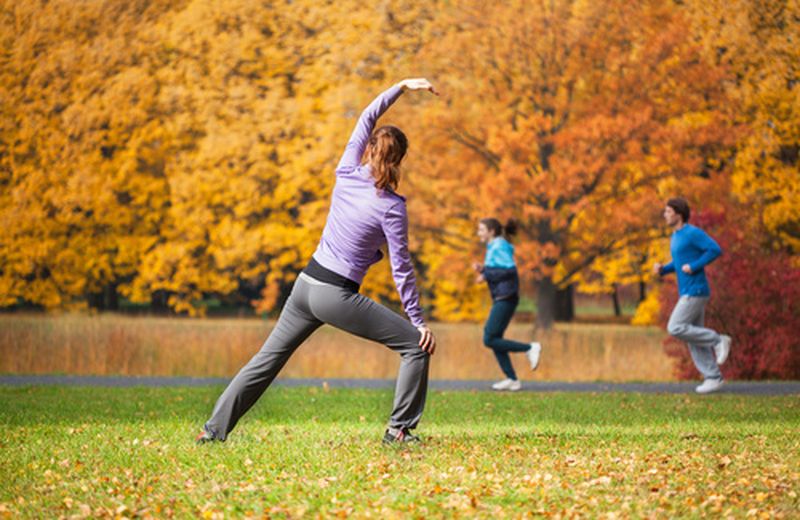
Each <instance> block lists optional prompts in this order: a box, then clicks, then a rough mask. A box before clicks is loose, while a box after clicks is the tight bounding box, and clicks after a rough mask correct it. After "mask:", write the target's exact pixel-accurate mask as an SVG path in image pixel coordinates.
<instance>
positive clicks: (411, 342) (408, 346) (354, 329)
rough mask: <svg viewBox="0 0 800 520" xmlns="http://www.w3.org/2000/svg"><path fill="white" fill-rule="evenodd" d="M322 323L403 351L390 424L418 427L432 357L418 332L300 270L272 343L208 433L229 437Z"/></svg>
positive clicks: (222, 401) (241, 377)
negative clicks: (423, 348)
mask: <svg viewBox="0 0 800 520" xmlns="http://www.w3.org/2000/svg"><path fill="white" fill-rule="evenodd" d="M323 323H328V324H330V325H333V326H334V327H336V328H339V329H342V330H345V331H347V332H350V333H351V334H355V335H356V336H360V337H362V338H366V339H370V340H372V341H376V342H379V343H383V344H384V345H386V346H388V347H389V348H391V349H392V350H394V351H395V352H398V353H399V354H400V357H401V360H400V371H399V373H398V374H397V384H396V388H395V396H394V409H393V410H392V414H391V418H390V420H389V426H390V427H393V428H409V429H410V428H414V427H415V426H416V425H417V423H418V422H419V419H420V417H421V416H422V410H423V408H424V407H425V396H426V393H427V390H428V365H429V359H430V355H429V354H428V353H427V352H425V351H423V350H422V349H421V348H420V346H419V340H420V332H419V330H417V328H416V327H414V326H413V325H412V324H411V323H410V322H408V321H407V320H405V319H404V318H402V317H401V316H399V315H398V314H396V313H394V312H392V311H390V310H389V309H387V308H386V307H384V306H383V305H380V304H378V303H375V302H374V301H372V300H371V299H369V298H367V297H366V296H362V295H360V294H358V293H353V292H350V291H348V290H347V289H344V288H341V287H336V286H333V285H329V284H326V283H323V282H320V281H318V280H316V279H314V278H311V277H309V276H308V275H306V274H303V273H301V274H300V276H299V277H298V279H297V281H296V282H295V284H294V287H293V288H292V292H291V294H290V295H289V299H288V300H287V301H286V305H285V306H284V307H283V311H281V315H280V317H279V318H278V323H276V324H275V328H274V329H273V330H272V333H271V334H270V335H269V337H268V338H267V341H266V342H265V343H264V345H263V346H262V347H261V350H259V351H258V353H256V355H255V356H253V358H252V359H251V360H250V361H249V362H248V363H247V364H246V365H245V366H244V367H243V368H242V369H241V370H240V371H239V373H238V374H236V377H234V378H233V380H232V381H231V382H230V384H228V387H227V388H226V389H225V391H224V392H223V393H222V395H221V396H220V397H219V399H218V400H217V403H216V405H214V411H213V413H212V415H211V419H209V420H208V422H206V424H205V429H206V431H208V432H209V433H210V434H211V435H213V436H214V437H215V438H216V439H220V440H225V438H226V437H227V436H228V433H230V431H231V430H233V428H234V426H236V423H237V422H238V421H239V419H240V418H241V417H242V416H243V415H244V414H245V413H246V412H247V410H249V409H250V407H251V406H253V405H254V404H255V402H256V401H257V400H258V398H259V397H261V394H263V393H264V391H265V390H266V389H267V387H269V385H270V383H272V381H273V379H275V376H277V375H278V372H280V370H281V368H283V366H284V365H285V364H286V362H287V361H288V360H289V357H290V356H291V355H292V354H293V353H294V351H295V349H297V347H299V346H300V344H301V343H303V341H304V340H305V339H306V338H307V337H308V336H310V335H311V333H312V332H314V331H315V330H316V329H317V328H319V327H320V326H321V325H322V324H323Z"/></svg>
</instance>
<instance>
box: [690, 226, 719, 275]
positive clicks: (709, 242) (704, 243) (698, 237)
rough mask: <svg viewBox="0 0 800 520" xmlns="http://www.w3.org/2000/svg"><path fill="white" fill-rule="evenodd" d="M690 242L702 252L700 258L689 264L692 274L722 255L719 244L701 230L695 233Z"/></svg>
mask: <svg viewBox="0 0 800 520" xmlns="http://www.w3.org/2000/svg"><path fill="white" fill-rule="evenodd" d="M692 241H693V242H694V244H695V245H696V246H697V247H698V248H699V249H700V250H701V251H702V252H703V253H702V254H701V255H700V258H698V259H697V260H695V261H694V262H691V263H690V264H689V267H691V268H692V272H693V273H696V272H697V271H699V270H700V269H702V268H704V267H705V266H707V265H708V264H710V263H711V262H713V261H714V260H716V259H717V258H718V257H719V256H720V255H721V254H722V248H721V247H719V244H717V242H716V241H715V240H714V239H713V238H711V237H710V236H708V233H706V232H705V231H703V230H702V229H697V230H696V231H695V233H694V235H693V236H692Z"/></svg>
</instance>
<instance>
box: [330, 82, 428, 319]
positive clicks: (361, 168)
mask: <svg viewBox="0 0 800 520" xmlns="http://www.w3.org/2000/svg"><path fill="white" fill-rule="evenodd" d="M402 93H403V91H402V89H401V88H400V87H398V86H393V87H391V88H390V89H389V90H387V91H386V92H384V93H382V94H381V95H379V96H378V97H377V98H375V100H374V101H373V102H372V103H370V104H369V106H368V107H367V108H365V109H364V111H363V112H362V113H361V117H360V118H359V119H358V123H357V124H356V127H355V129H354V130H353V134H352V135H351V136H350V141H348V143H347V146H346V147H345V150H344V154H343V155H342V158H341V160H340V161H339V166H337V167H336V185H335V186H334V187H333V196H332V197H331V209H330V212H329V213H328V221H327V222H326V223H325V229H324V230H323V231H322V238H321V239H320V241H319V246H318V247H317V250H316V251H315V252H314V259H315V260H316V261H317V262H319V263H320V265H322V266H323V267H325V268H327V269H330V270H331V271H333V272H334V273H337V274H339V275H341V276H344V277H346V278H349V279H350V280H353V281H354V282H356V283H358V284H361V281H362V280H363V279H364V275H365V274H367V270H368V269H369V267H370V266H371V265H372V264H374V263H376V262H377V261H379V260H380V259H381V258H382V256H383V255H382V253H381V252H380V247H381V246H382V245H383V244H388V249H389V258H390V260H391V263H392V276H393V277H394V282H395V284H396V285H397V292H398V293H399V294H400V300H401V301H402V302H403V308H404V309H405V312H406V314H407V315H408V317H409V319H410V320H411V323H412V324H414V326H416V327H421V326H422V325H424V323H425V322H424V320H423V318H422V308H421V307H420V304H419V293H418V292H417V280H416V277H415V276H414V267H413V265H412V264H411V257H410V255H409V253H408V213H407V211H406V199H405V198H404V197H402V196H401V195H398V194H397V193H394V192H392V191H389V190H384V191H379V190H378V189H377V188H376V187H375V179H374V178H373V177H372V172H371V168H370V167H369V165H362V164H361V156H362V155H363V154H364V150H365V149H366V147H367V142H368V141H369V138H370V136H371V135H372V129H373V128H374V127H375V122H376V121H377V120H378V118H379V117H380V116H381V115H382V114H383V113H384V112H386V110H387V109H388V108H389V107H390V106H391V105H392V103H394V102H395V101H396V100H397V98H399V97H400V95H401V94H402Z"/></svg>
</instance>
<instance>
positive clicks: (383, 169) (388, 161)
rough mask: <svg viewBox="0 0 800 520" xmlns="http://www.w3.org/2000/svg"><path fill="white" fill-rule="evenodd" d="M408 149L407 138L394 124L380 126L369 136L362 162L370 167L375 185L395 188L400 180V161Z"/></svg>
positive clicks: (382, 188)
mask: <svg viewBox="0 0 800 520" xmlns="http://www.w3.org/2000/svg"><path fill="white" fill-rule="evenodd" d="M406 150H408V139H407V138H406V136H405V134H404V133H403V132H402V130H400V129H399V128H397V127H395V126H382V127H380V128H378V129H377V130H375V132H374V133H373V134H372V136H371V137H370V138H369V143H368V144H367V151H366V153H365V154H364V164H369V165H370V167H371V168H372V177H373V178H374V179H375V187H376V188H378V189H379V190H386V189H389V190H396V189H397V183H398V182H399V180H400V161H402V160H403V157H405V155H406Z"/></svg>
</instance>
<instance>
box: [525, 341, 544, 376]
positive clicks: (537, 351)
mask: <svg viewBox="0 0 800 520" xmlns="http://www.w3.org/2000/svg"><path fill="white" fill-rule="evenodd" d="M541 353H542V344H541V343H538V342H536V341H534V342H533V343H531V349H530V350H529V351H527V352H526V353H525V355H526V356H528V361H530V362H531V370H536V368H537V367H538V366H539V356H540V355H541Z"/></svg>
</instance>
